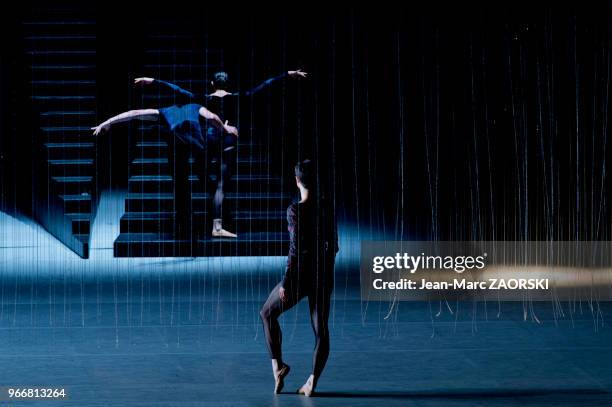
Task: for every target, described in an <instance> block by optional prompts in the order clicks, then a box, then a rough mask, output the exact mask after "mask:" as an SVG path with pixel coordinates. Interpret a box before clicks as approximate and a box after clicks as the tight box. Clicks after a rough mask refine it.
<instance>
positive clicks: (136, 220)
mask: <svg viewBox="0 0 612 407" xmlns="http://www.w3.org/2000/svg"><path fill="white" fill-rule="evenodd" d="M173 220H174V213H173V212H140V213H138V212H127V213H125V214H124V215H123V216H122V217H121V222H120V223H121V229H120V230H121V232H122V233H162V232H166V233H167V232H171V231H172V227H173ZM226 223H227V224H228V225H227V226H228V229H230V230H232V231H261V232H264V231H266V232H285V231H286V230H287V225H286V212H285V211H252V212H248V211H235V212H233V213H230V214H229V215H228V216H226ZM193 224H194V225H197V227H198V228H199V229H205V230H208V229H209V228H210V227H211V225H212V215H211V214H210V213H209V212H203V211H197V212H194V213H193Z"/></svg>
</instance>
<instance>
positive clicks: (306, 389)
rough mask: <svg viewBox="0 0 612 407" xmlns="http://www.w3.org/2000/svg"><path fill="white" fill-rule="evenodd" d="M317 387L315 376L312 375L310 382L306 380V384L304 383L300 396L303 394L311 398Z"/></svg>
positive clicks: (299, 391) (299, 392) (300, 389)
mask: <svg viewBox="0 0 612 407" xmlns="http://www.w3.org/2000/svg"><path fill="white" fill-rule="evenodd" d="M315 385H316V384H315V379H314V376H313V375H310V377H309V378H308V380H306V383H304V384H303V385H302V387H300V388H299V390H298V391H297V392H298V394H303V395H304V396H306V397H310V396H312V394H313V393H314V389H315Z"/></svg>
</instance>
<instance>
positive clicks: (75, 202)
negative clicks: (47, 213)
mask: <svg viewBox="0 0 612 407" xmlns="http://www.w3.org/2000/svg"><path fill="white" fill-rule="evenodd" d="M60 199H61V200H62V201H63V202H64V213H90V212H91V195H89V194H69V195H60Z"/></svg>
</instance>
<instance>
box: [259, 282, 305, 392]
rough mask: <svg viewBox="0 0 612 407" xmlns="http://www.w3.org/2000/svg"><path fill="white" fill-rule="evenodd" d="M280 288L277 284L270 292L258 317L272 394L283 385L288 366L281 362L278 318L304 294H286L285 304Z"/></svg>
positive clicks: (280, 336)
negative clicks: (270, 363)
mask: <svg viewBox="0 0 612 407" xmlns="http://www.w3.org/2000/svg"><path fill="white" fill-rule="evenodd" d="M281 287H282V283H278V284H277V285H276V287H274V289H272V291H271V292H270V295H269V296H268V299H267V300H266V302H265V304H264V305H263V307H262V308H261V311H260V312H259V315H260V316H261V321H262V323H263V329H264V334H265V336H266V344H267V346H268V352H269V353H270V359H272V374H273V375H274V381H275V386H274V392H275V393H277V394H278V393H279V392H280V391H281V390H282V388H283V385H284V380H283V379H284V378H285V376H287V374H288V373H289V365H287V364H286V363H284V362H283V355H282V349H281V348H282V341H283V334H282V332H281V328H280V324H279V323H278V318H279V317H280V315H281V314H282V313H283V312H285V311H287V310H289V309H291V308H292V307H293V306H294V305H295V304H297V303H298V302H299V301H300V299H301V298H303V297H304V294H301V293H299V292H298V291H294V292H287V295H286V298H287V300H286V301H285V302H283V301H281V299H280V295H279V290H280V288H281Z"/></svg>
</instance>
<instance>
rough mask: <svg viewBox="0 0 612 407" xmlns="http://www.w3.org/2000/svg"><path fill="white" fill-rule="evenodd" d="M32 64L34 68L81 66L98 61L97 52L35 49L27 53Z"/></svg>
mask: <svg viewBox="0 0 612 407" xmlns="http://www.w3.org/2000/svg"><path fill="white" fill-rule="evenodd" d="M27 54H28V59H29V61H30V63H31V64H32V65H34V66H36V65H38V64H40V65H44V66H55V65H61V66H75V65H76V66H81V65H84V64H86V65H89V64H91V63H92V62H95V61H96V51H95V50H93V49H91V50H49V49H34V50H31V51H28V52H27ZM69 69H73V68H69Z"/></svg>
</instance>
